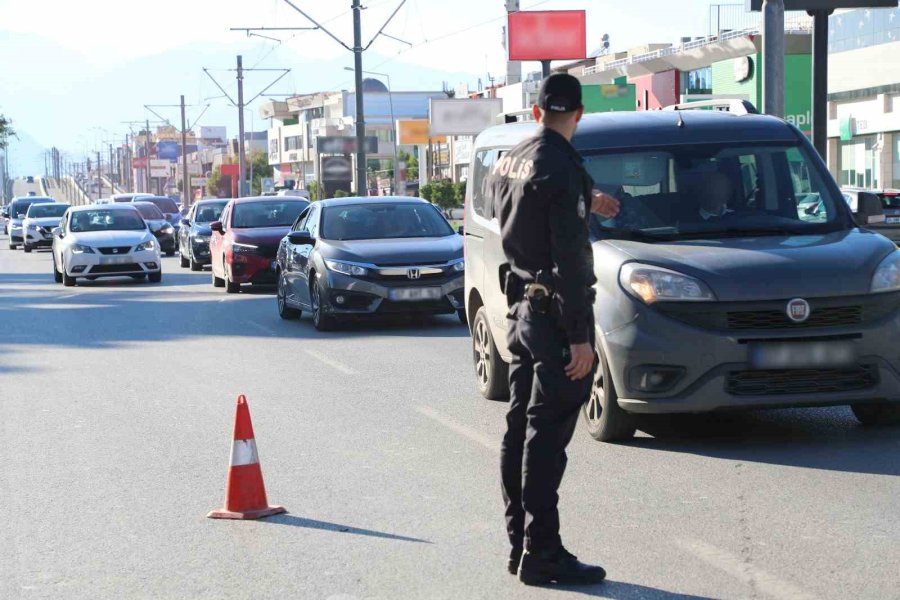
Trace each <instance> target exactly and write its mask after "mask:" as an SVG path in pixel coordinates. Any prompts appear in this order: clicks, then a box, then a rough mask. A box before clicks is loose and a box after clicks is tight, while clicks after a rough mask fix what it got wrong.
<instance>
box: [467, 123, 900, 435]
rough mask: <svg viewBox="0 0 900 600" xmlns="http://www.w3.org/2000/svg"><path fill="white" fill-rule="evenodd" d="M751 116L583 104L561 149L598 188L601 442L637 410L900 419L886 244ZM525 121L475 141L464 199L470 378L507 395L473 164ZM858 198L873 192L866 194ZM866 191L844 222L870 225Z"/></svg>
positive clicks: (489, 156)
mask: <svg viewBox="0 0 900 600" xmlns="http://www.w3.org/2000/svg"><path fill="white" fill-rule="evenodd" d="M754 113H755V111H753V110H750V111H743V112H740V111H734V112H724V111H717V110H678V111H672V110H668V111H654V112H636V113H607V114H601V115H588V116H586V117H585V119H584V120H583V121H582V122H581V124H580V125H579V128H578V131H577V132H576V134H575V137H574V138H573V144H574V145H575V147H576V148H578V149H579V151H580V152H581V153H582V154H583V155H584V157H585V166H586V168H587V170H588V172H589V173H590V174H591V176H592V177H593V179H594V181H595V186H596V188H597V189H600V190H602V191H605V192H607V193H609V194H612V195H615V196H616V197H617V198H618V199H619V200H620V202H621V204H622V210H621V213H620V214H619V215H618V216H617V217H616V218H614V219H608V220H602V219H601V217H598V216H596V215H595V216H593V217H592V219H593V220H592V222H591V241H592V247H593V252H594V264H595V271H596V275H597V279H598V283H597V286H596V289H597V300H596V303H595V307H594V312H595V318H596V328H597V353H598V356H599V359H600V366H599V368H598V369H597V376H596V380H595V383H594V391H593V393H592V395H591V399H590V401H589V402H588V403H587V404H586V405H585V407H584V417H585V421H586V424H587V427H588V431H589V432H590V434H591V435H592V436H593V437H594V438H595V439H598V440H601V441H615V440H623V439H628V438H630V437H632V436H633V434H634V432H635V430H636V422H635V416H636V415H640V414H646V413H657V414H659V413H694V412H706V411H718V410H731V409H755V408H776V407H798V406H834V405H849V406H851V407H852V410H853V413H854V414H855V415H856V417H857V418H858V419H859V421H860V422H862V423H864V424H867V425H876V424H888V423H895V422H897V421H898V420H900V352H897V350H896V345H897V340H898V339H900V251H898V249H897V247H896V246H895V245H894V244H893V243H892V242H890V241H889V240H887V239H886V238H884V237H883V236H881V235H878V234H877V233H874V232H873V231H870V230H868V229H867V228H866V227H864V226H860V225H857V223H856V222H855V221H854V218H853V214H852V213H851V212H850V210H849V208H848V206H847V203H846V202H845V201H844V199H843V197H842V195H841V191H840V189H839V188H838V186H837V184H836V183H835V182H834V180H833V179H832V177H831V176H830V175H829V173H828V171H827V168H826V167H825V164H824V163H823V161H822V160H821V159H820V158H819V156H818V154H816V152H815V150H814V149H813V147H812V146H811V144H810V143H809V142H808V140H807V139H806V138H805V136H804V135H803V134H802V133H801V132H800V131H799V130H798V129H797V128H795V127H793V126H792V125H789V124H787V123H785V122H784V121H781V120H779V119H775V118H772V117H767V116H762V115H759V114H754ZM536 127H537V125H535V124H534V123H513V124H508V125H500V126H497V127H493V128H490V129H488V130H486V131H484V132H483V133H482V134H481V135H479V136H478V138H477V139H476V141H475V146H474V152H473V158H472V167H471V169H470V173H471V176H470V179H469V183H468V189H467V192H466V206H465V211H466V213H465V218H466V220H465V227H464V233H465V250H466V289H465V294H466V311H467V317H468V322H469V323H470V328H471V332H472V344H473V357H474V364H475V371H476V378H477V383H478V387H479V390H480V391H481V393H482V395H484V396H485V397H486V398H489V399H500V398H504V397H506V396H508V394H509V390H508V383H507V373H508V367H507V363H508V362H509V360H510V354H509V351H508V348H507V343H506V330H507V319H506V314H507V310H508V309H507V305H506V298H505V296H504V294H503V293H502V292H501V289H500V278H499V270H500V267H501V265H503V263H504V262H505V257H504V254H503V250H502V248H501V244H500V227H499V223H498V221H497V218H496V217H495V216H494V207H493V204H492V199H491V198H490V197H489V194H487V193H486V192H487V181H488V176H489V173H490V171H491V169H492V168H493V166H494V165H496V164H498V160H499V159H500V157H502V156H503V154H504V153H505V152H507V151H508V150H509V149H510V148H512V147H513V146H514V145H516V144H517V143H518V142H520V141H522V140H523V139H525V138H526V137H528V136H530V135H532V134H533V132H534V131H535V128H536ZM870 200H871V199H870ZM883 218H884V215H883V211H882V209H881V205H880V203H879V202H877V201H875V202H862V203H861V206H860V208H859V214H858V215H857V219H858V220H859V219H862V221H863V222H871V223H875V222H878V221H879V220H883Z"/></svg>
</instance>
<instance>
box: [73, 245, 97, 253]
mask: <svg viewBox="0 0 900 600" xmlns="http://www.w3.org/2000/svg"><path fill="white" fill-rule="evenodd" d="M72 254H95V252H94V249H93V248H91V247H90V246H82V245H81V244H75V245H73V246H72Z"/></svg>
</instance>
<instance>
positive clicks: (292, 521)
mask: <svg viewBox="0 0 900 600" xmlns="http://www.w3.org/2000/svg"><path fill="white" fill-rule="evenodd" d="M261 522H263V523H274V524H276V525H290V526H291V527H302V528H303V529H320V530H323V531H334V532H337V533H350V534H353V535H364V536H368V537H376V538H382V539H386V540H396V541H399V542H415V543H417V544H431V543H432V542H430V541H428V540H422V539H419V538H414V537H407V536H404V535H396V534H393V533H385V532H383V531H374V530H372V529H361V528H359V527H350V526H349V525H341V524H339V523H328V522H327V521H316V520H315V519H306V518H303V517H298V516H295V515H288V514H282V515H275V516H273V517H269V518H267V519H263V520H262V521H261Z"/></svg>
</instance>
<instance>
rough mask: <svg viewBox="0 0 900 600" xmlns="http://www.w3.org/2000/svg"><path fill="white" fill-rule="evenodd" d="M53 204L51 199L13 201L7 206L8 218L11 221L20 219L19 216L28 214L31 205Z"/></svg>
mask: <svg viewBox="0 0 900 600" xmlns="http://www.w3.org/2000/svg"><path fill="white" fill-rule="evenodd" d="M50 202H53V198H28V199H27V200H25V199H20V200H15V201H13V202H12V204H10V205H9V216H10V218H11V219H21V218H22V217H20V216H19V215H25V214H27V213H28V207H30V206H31V205H32V204H44V203H50Z"/></svg>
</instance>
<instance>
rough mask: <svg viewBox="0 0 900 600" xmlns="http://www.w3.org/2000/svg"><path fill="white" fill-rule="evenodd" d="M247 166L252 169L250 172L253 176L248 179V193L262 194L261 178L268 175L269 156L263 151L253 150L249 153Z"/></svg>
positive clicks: (253, 194)
mask: <svg viewBox="0 0 900 600" xmlns="http://www.w3.org/2000/svg"><path fill="white" fill-rule="evenodd" d="M247 168H248V169H252V170H251V171H250V172H251V173H253V178H252V179H251V180H250V195H251V196H260V195H262V180H263V178H264V177H266V176H267V175H268V171H269V169H270V168H271V167H269V157H268V156H267V155H266V153H265V152H254V153H253V154H251V155H250V166H249V167H247Z"/></svg>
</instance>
